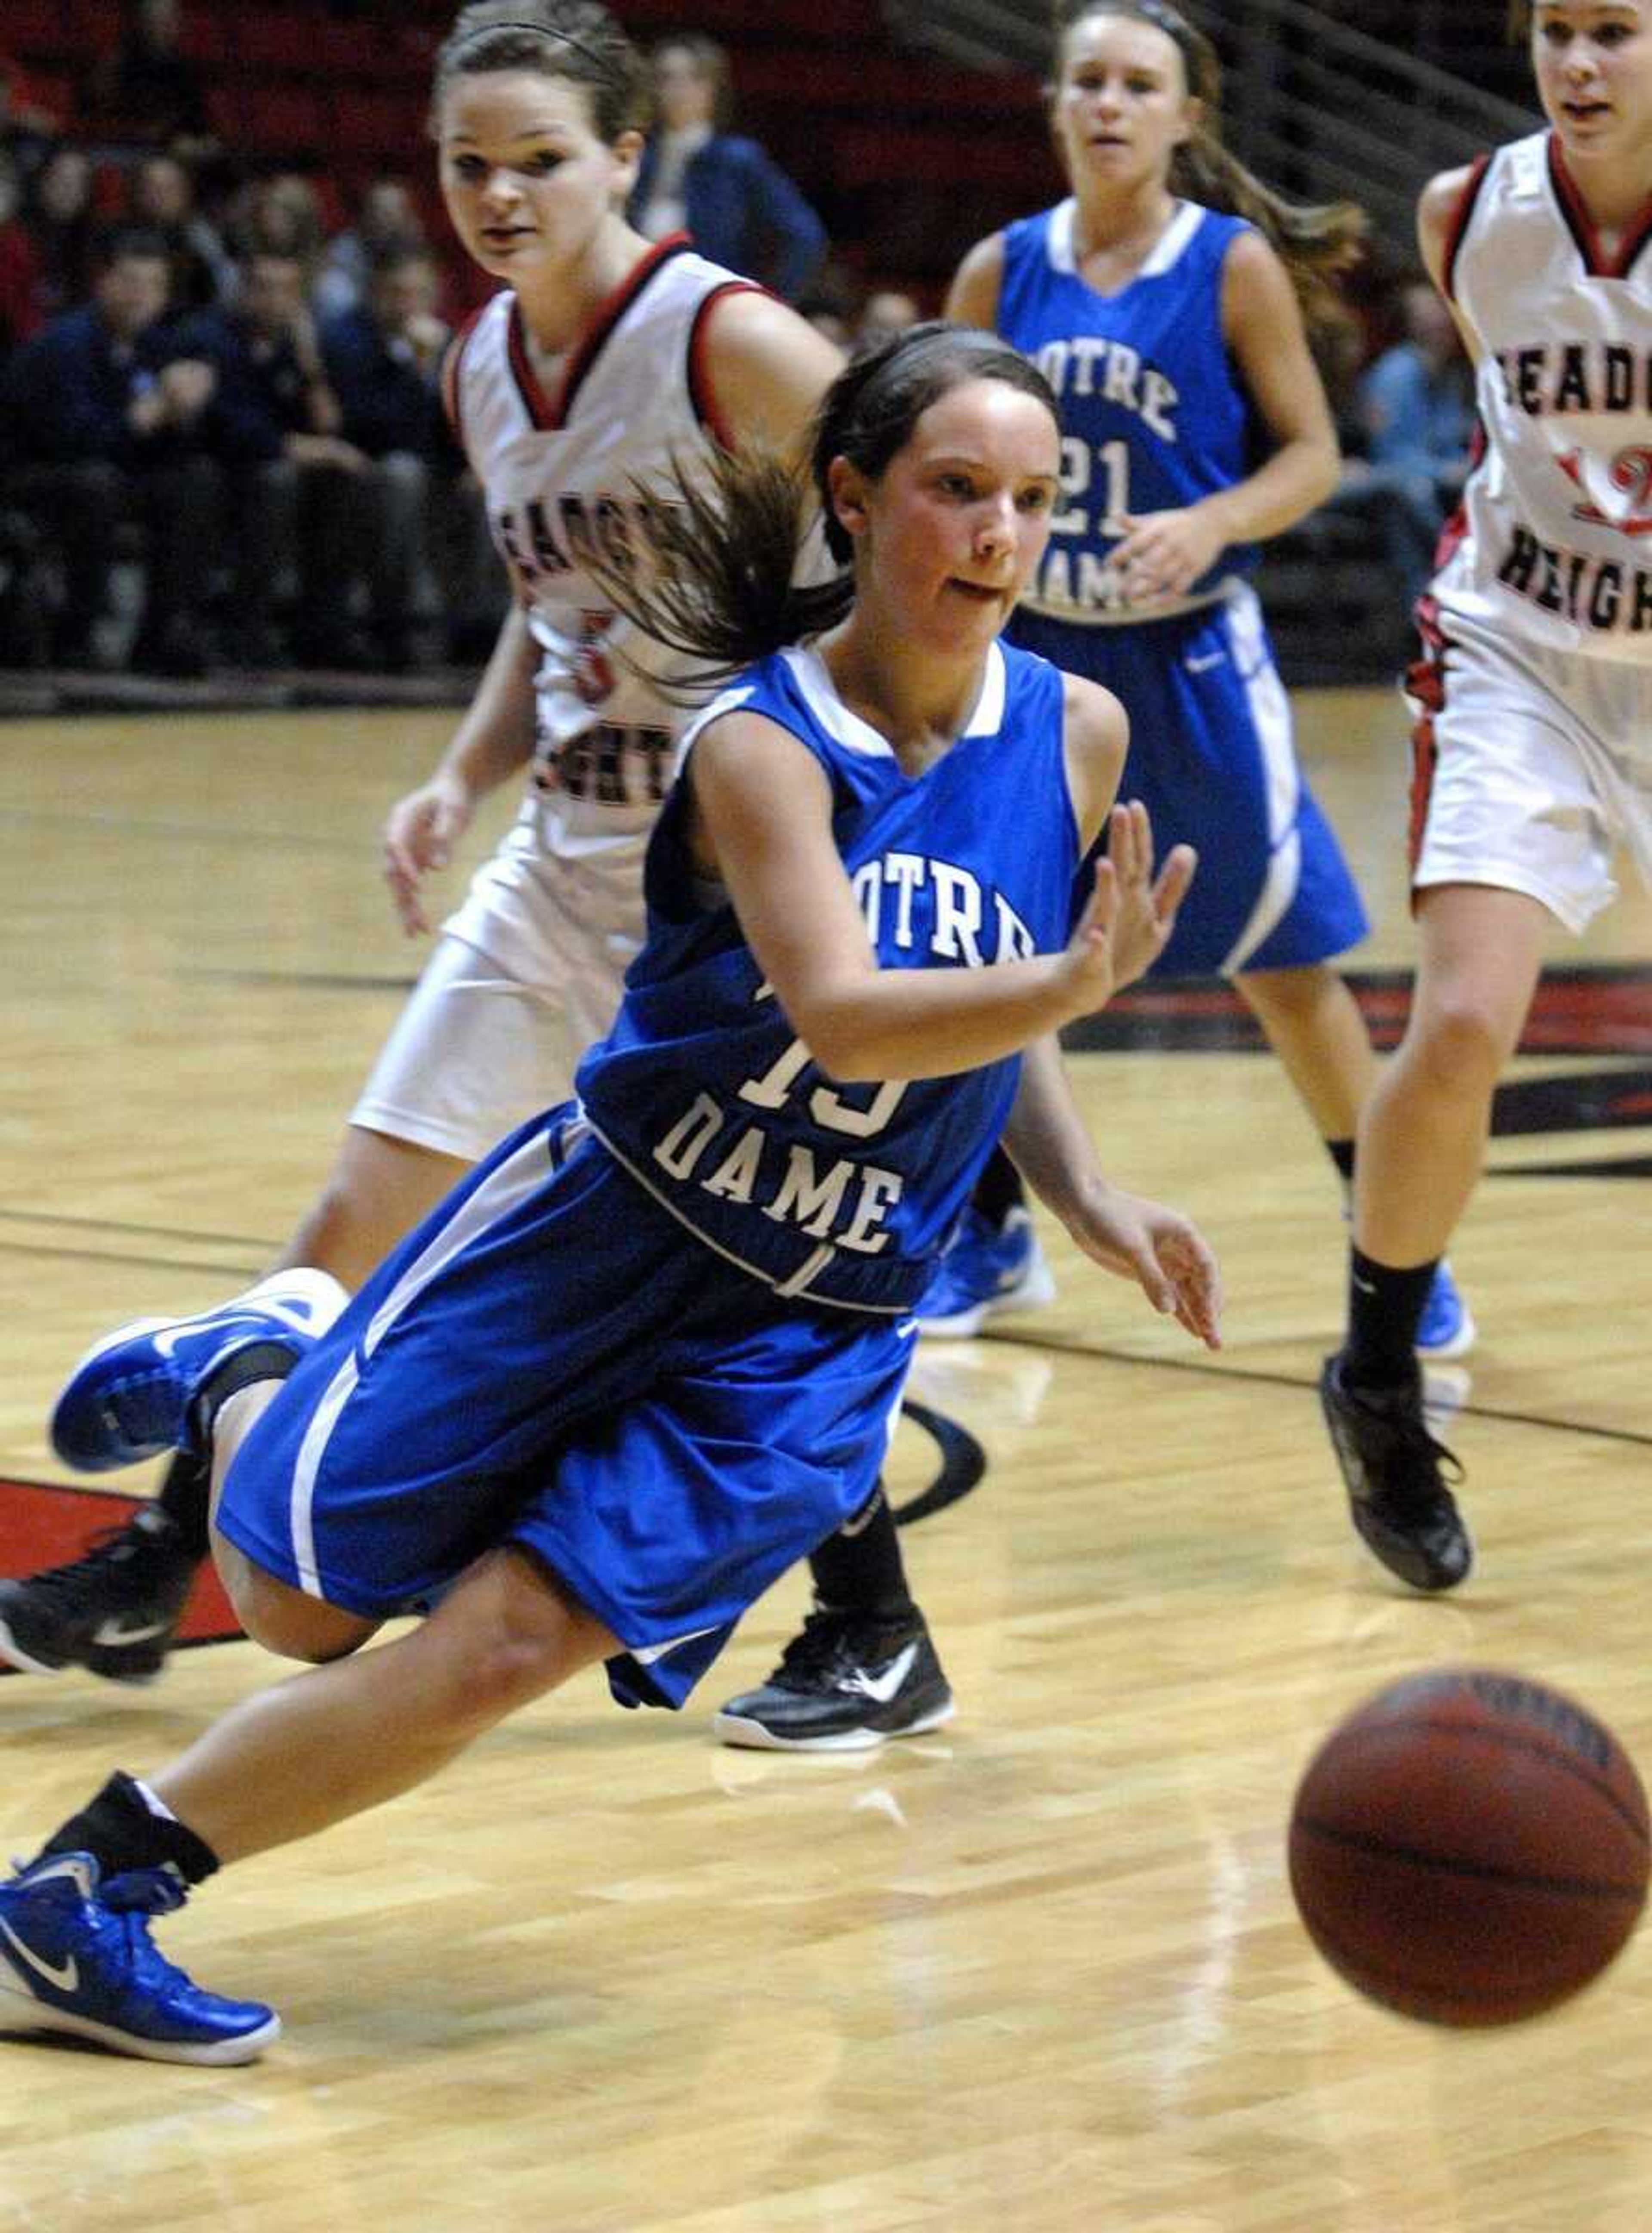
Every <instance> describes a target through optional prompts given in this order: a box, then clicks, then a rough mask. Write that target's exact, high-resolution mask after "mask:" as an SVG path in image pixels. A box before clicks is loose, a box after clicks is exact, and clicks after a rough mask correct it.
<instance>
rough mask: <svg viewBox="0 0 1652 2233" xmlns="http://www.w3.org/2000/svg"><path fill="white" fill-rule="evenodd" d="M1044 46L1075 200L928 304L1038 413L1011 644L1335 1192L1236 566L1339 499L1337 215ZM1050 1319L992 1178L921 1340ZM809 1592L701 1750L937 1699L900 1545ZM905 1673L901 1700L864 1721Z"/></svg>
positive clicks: (1178, 954) (1317, 942)
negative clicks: (1309, 1124)
mask: <svg viewBox="0 0 1652 2233" xmlns="http://www.w3.org/2000/svg"><path fill="white" fill-rule="evenodd" d="M1060 23H1061V28H1060V29H1059V33H1058V42H1057V55H1056V68H1055V75H1054V82H1053V84H1052V87H1051V88H1050V101H1051V118H1052V122H1053V127H1054V131H1055V137H1056V143H1057V148H1058V150H1059V151H1060V153H1061V157H1062V160H1063V163H1064V165H1065V166H1066V169H1067V173H1068V175H1069V177H1070V180H1071V182H1072V193H1071V196H1070V198H1069V199H1067V200H1066V201H1064V202H1063V203H1061V204H1060V205H1058V206H1057V208H1055V209H1053V210H1047V211H1045V212H1043V214H1041V215H1039V216H1037V217H1032V218H1026V219H1025V220H1024V221H1023V222H1022V223H1020V224H1018V225H1011V226H1010V227H1009V228H1008V229H1007V230H1006V231H1003V232H998V233H994V234H993V235H992V237H991V238H989V239H987V240H985V241H982V242H981V243H980V244H979V245H978V246H977V247H976V248H974V249H973V250H972V251H971V252H970V254H969V255H968V256H967V257H966V259H965V261H964V264H963V265H962V267H961V268H960V270H959V274H958V277H957V279H956V280H955V282H954V283H953V290H952V293H951V296H950V299H949V302H948V304H947V308H948V310H949V312H950V314H951V315H952V316H955V317H959V318H962V319H964V320H966V321H967V322H969V323H970V324H972V325H974V326H978V327H982V328H985V329H995V330H997V331H998V332H999V333H1001V334H1003V335H1005V338H1006V339H1008V340H1010V341H1011V342H1014V343H1015V344H1016V345H1017V346H1018V348H1022V349H1024V351H1025V352H1026V353H1027V354H1028V355H1031V357H1033V358H1034V359H1035V360H1036V361H1037V362H1038V363H1039V365H1040V366H1041V367H1042V368H1043V369H1044V372H1045V373H1046V374H1047V375H1048V376H1049V377H1050V380H1051V382H1052V384H1053V385H1054V387H1056V389H1057V395H1058V399H1059V402H1060V407H1061V414H1062V433H1063V439H1062V495H1061V502H1060V504H1059V506H1058V508H1057V516H1056V518H1055V520H1054V521H1053V523H1052V529H1051V533H1050V540H1049V543H1048V544H1047V546H1046V548H1045V551H1044V556H1043V557H1042V558H1041V559H1040V561H1039V563H1038V564H1037V567H1036V568H1035V569H1034V570H1033V573H1032V576H1031V580H1030V582H1029V584H1028V589H1027V593H1026V596H1024V598H1023V600H1022V602H1021V604H1020V606H1019V607H1018V610H1017V612H1016V615H1015V617H1014V619H1013V621H1012V622H1011V628H1010V633H1011V637H1012V639H1013V640H1014V641H1016V642H1018V643H1020V644H1024V645H1025V646H1026V647H1028V648H1031V649H1032V650H1035V651H1039V652H1042V653H1043V654H1044V656H1045V657H1046V658H1048V659H1050V660H1051V661H1054V662H1055V664H1056V665H1057V666H1058V667H1063V668H1064V669H1066V670H1067V671H1069V672H1071V673H1076V674H1086V675H1089V676H1091V677H1093V678H1094V679H1095V680H1097V681H1099V682H1102V683H1103V684H1105V685H1106V687H1108V688H1109V690H1112V691H1113V692H1115V693H1116V694H1117V695H1118V696H1119V697H1120V698H1121V699H1122V700H1123V702H1124V704H1125V705H1126V706H1128V709H1129V715H1130V752H1129V759H1128V764H1127V766H1126V771H1125V775H1124V778H1123V789H1124V791H1126V793H1127V794H1128V795H1130V796H1132V797H1136V798H1141V800H1142V801H1143V802H1144V803H1145V804H1146V805H1147V806H1148V811H1149V813H1150V815H1151V817H1152V821H1153V826H1154V830H1155V831H1156V832H1157V833H1158V836H1159V838H1160V841H1161V843H1162V842H1164V841H1166V840H1167V839H1172V838H1174V839H1179V840H1186V841H1187V842H1189V843H1192V844H1193V845H1194V847H1195V848H1196V850H1197V851H1198V854H1199V859H1200V871H1199V878H1198V882H1197V883H1196V884H1195V885H1194V887H1193V891H1192V894H1191V895H1190V897H1189V900H1188V902H1187V906H1186V907H1185V908H1182V910H1181V914H1180V919H1179V921H1178V923H1177V926H1176V931H1175V934H1174V937H1173V938H1172V939H1171V940H1170V941H1169V943H1168V944H1167V947H1166V948H1165V950H1164V952H1163V953H1162V954H1161V955H1160V957H1159V959H1158V960H1157V961H1156V962H1155V963H1154V970H1155V972H1157V973H1163V974H1169V975H1175V976H1190V975H1213V974H1218V973H1219V974H1221V975H1224V976H1231V977H1232V980H1233V982H1234V984H1235V986H1237V988H1238V989H1239V992H1240V993H1242V994H1243V996H1244V998H1245V999H1246V1001H1247V1002H1248V1003H1249V1005H1250V1006H1251V1007H1252V1010H1253V1011H1254V1012H1255V1013H1256V1015H1257V1017H1258V1019H1259V1021H1260V1023H1261V1025H1262V1026H1263V1029H1264V1030H1265V1032H1266V1033H1267V1036H1268V1038H1269V1040H1270V1042H1271V1043H1272V1045H1273V1047H1274V1049H1275V1051H1277V1052H1278V1055H1279V1057H1280V1058H1281V1060H1282V1061H1283V1062H1284V1064H1285V1068H1286V1071H1287V1072H1288V1074H1289V1076H1290V1077H1291V1083H1292V1084H1294V1085H1295V1087H1296V1088H1297V1090H1298V1093H1299V1095H1300V1096H1301V1097H1302V1099H1303V1101H1304V1103H1305V1105H1306V1107H1307V1109H1308V1111H1309V1114H1310V1116H1311V1118H1312V1120H1313V1122H1314V1123H1315V1125H1316V1126H1317V1129H1318V1130H1319V1132H1320V1134H1321V1136H1323V1138H1324V1142H1325V1144H1326V1147H1327V1149H1328V1150H1329V1152H1330V1156H1331V1157H1332V1159H1333V1161H1334V1162H1336V1164H1337V1169H1339V1171H1340V1172H1341V1173H1342V1174H1343V1178H1344V1179H1345V1180H1347V1179H1350V1178H1351V1175H1352V1171H1353V1164H1354V1138H1355V1132H1356V1125H1357V1123H1358V1117H1359V1111H1360V1108H1361V1105H1362V1103H1363V1101H1364V1099H1365V1097H1366V1095H1367V1093H1368V1091H1369V1089H1370V1087H1371V1084H1372V1083H1373V1081H1374V1078H1375V1076H1376V1063H1375V1058H1374V1057H1373V1054H1372V1051H1371V1046H1370V1042H1369V1038H1368V1037H1367V1035H1366V1032H1365V1026H1364V1024H1363V1019H1362V1018H1361V1016H1360V1012H1359V1009H1358V1006H1356V1002H1355V999H1354V997H1353V994H1352V993H1350V990H1349V988H1348V986H1347V985H1346V984H1345V983H1344V981H1343V979H1342V978H1341V977H1340V976H1339V975H1338V974H1337V972H1336V971H1335V970H1334V969H1332V968H1331V967H1329V966H1328V957H1329V956H1330V955H1332V954H1337V953H1340V952H1341V951H1342V950H1343V948H1344V947H1349V946H1351V945H1353V944H1354V943H1355V941H1356V940H1358V939H1360V938H1362V937H1363V935H1364V933H1365V927H1366V926H1365V916H1364V913H1363V908H1361V905H1360V900H1359V895H1358V893H1357V891H1356V889H1355V887H1354V883H1353V880H1352V878H1351V877H1350V875H1349V872H1348V869H1347V868H1346V867H1345V866H1344V864H1343V858H1342V856H1341V854H1340V852H1339V851H1338V850H1337V841H1336V839H1335V837H1333V836H1332V834H1331V831H1330V827H1329V825H1328V824H1326V822H1325V820H1324V817H1323V816H1322V815H1321V813H1320V811H1319V809H1318V807H1317V805H1316V804H1314V801H1313V798H1312V796H1311V793H1310V792H1309V791H1308V788H1307V785H1306V784H1305V783H1304V781H1303V779H1302V775H1301V771H1300V770H1299V769H1298V765H1297V761H1296V754H1295V751H1294V748H1293V746H1292V744H1291V723H1290V713H1289V709H1288V706H1287V705H1286V702H1285V692H1284V689H1283V687H1281V684H1280V681H1279V678H1278V674H1277V673H1276V672H1275V669H1274V665H1273V658H1272V652H1271V650H1270V648H1269V646H1268V641H1267V635H1266V632H1265V628H1264V627H1263V623H1262V618H1261V614H1260V610H1259V606H1258V603H1257V600H1256V596H1255V595H1254V593H1253V591H1252V589H1250V587H1249V586H1248V581H1247V576H1249V574H1250V572H1251V571H1252V568H1253V566H1254V564H1255V561H1256V545H1257V543H1258V542H1259V540H1261V539H1264V538H1265V537H1268V536H1270V535H1277V534H1278V533H1279V532H1280V531H1282V530H1283V529H1285V528H1286V527H1289V526H1290V525H1291V524H1292V522H1294V521H1295V520H1298V519H1299V518H1301V517H1302V516H1303V514H1304V512H1306V511H1310V510H1311V508H1312V507H1313V506H1314V505H1316V504H1317V503H1318V502H1319V501H1320V500H1321V499H1322V498H1324V496H1325V495H1326V494H1328V493H1329V492H1330V489H1331V487H1332V486H1333V485H1334V484H1335V481H1336V478H1337V450H1336V440H1335V437H1334V434H1333V433H1332V429H1331V422H1330V413H1329V411H1328V409H1327V407H1326V403H1325V397H1324V390H1323V388H1322V387H1321V384H1320V381H1319V376H1318V374H1317V371H1316V370H1315V368H1314V364H1313V360H1312V358H1311V355H1310V353H1309V349H1308V344H1307V340H1306V336H1305V333H1304V316H1303V312H1302V311H1301V310H1300V309H1298V290H1301V292H1302V294H1303V295H1304V297H1305V299H1306V302H1307V303H1308V305H1309V307H1310V309H1311V310H1314V311H1317V310H1318V309H1320V308H1321V306H1322V305H1324V303H1325V301H1326V297H1327V289H1328V279H1329V275H1330V273H1332V272H1333V271H1334V270H1336V268H1337V265H1338V264H1340V263H1342V262H1343V261H1344V260H1345V259H1346V257H1348V255H1349V253H1350V250H1351V247H1352V244H1353V243H1354V241H1355V239H1356V238H1357V232H1358V218H1357V213H1356V212H1354V211H1352V210H1350V209H1347V208H1342V209H1332V210H1297V209H1293V208H1291V206H1290V205H1288V204H1285V203H1284V202H1281V201H1280V200H1279V199H1278V198H1277V197H1275V196H1274V195H1272V194H1271V193H1270V192H1268V190H1267V189H1266V188H1265V187H1264V186H1261V185H1259V183H1258V181H1257V180H1255V179H1252V178H1251V177H1250V175H1249V174H1248V173H1246V172H1245V171H1244V170H1242V169H1241V168H1240V166H1239V165H1238V164H1237V163H1235V162H1234V161H1233V160H1232V157H1231V156H1229V155H1228V154H1227V153H1226V151H1225V149H1223V147H1222V146H1221V145H1220V142H1219V140H1218V138H1217V136H1216V119H1217V102H1218V98H1219V90H1220V73H1219V68H1218V65H1217V62H1216V58H1215V55H1214V53H1213V50H1212V49H1211V48H1210V46H1209V44H1208V42H1206V40H1204V39H1203V38H1201V37H1200V36H1199V35H1198V34H1197V33H1196V32H1195V31H1193V29H1191V28H1190V27H1189V26H1188V25H1187V23H1186V22H1185V21H1184V19H1183V18H1182V16H1180V15H1179V14H1178V13H1177V12H1176V10H1174V9H1173V8H1170V7H1168V6H1166V5H1163V4H1161V0H1089V4H1085V0H1078V4H1077V5H1076V6H1074V5H1070V6H1067V7H1065V8H1063V10H1061V11H1060ZM1232 212H1238V213H1237V214H1234V213H1232ZM1293 281H1294V283H1295V284H1294V286H1293ZM1258 452H1260V453H1261V454H1260V457H1259V459H1258V454H1257V453H1258ZM1052 1292H1053V1286H1052V1284H1051V1282H1050V1276H1049V1273H1048V1271H1047V1269H1046V1268H1045V1266H1044V1262H1043V1259H1042V1256H1041V1255H1040V1253H1039V1252H1038V1249H1037V1240H1036V1238H1035V1236H1034V1234H1033V1230H1032V1226H1031V1219H1030V1218H1029V1216H1028V1214H1027V1212H1026V1209H1025V1208H1024V1195H1023V1193H1022V1189H1021V1185H1020V1182H1019V1179H1018V1175H1017V1172H1016V1170H1015V1169H1014V1167H1013V1165H1012V1164H1011V1161H1010V1160H1009V1158H1008V1157H1006V1156H1003V1155H999V1156H994V1157H993V1158H992V1161H991V1162H990V1163H989V1164H988V1166H987V1169H986V1170H985V1173H984V1175H983V1177H982V1181H981V1184H980V1186H979V1188H978V1189H977V1191H976V1194H975V1196H974V1198H973V1199H972V1201H971V1202H970V1203H969V1204H968V1205H967V1207H966V1210H965V1213H964V1215H963V1217H962V1219H961V1221H960V1224H959V1232H958V1234H957V1235H956V1237H955V1239H954V1240H953V1245H952V1246H951V1247H949V1248H948V1250H947V1251H946V1254H945V1256H944V1257H943V1259H942V1262H941V1266H940V1272H939V1273H938V1275H937V1278H936V1280H935V1283H934V1285H933V1287H932V1288H931V1290H930V1292H928V1294H927V1295H926V1296H925V1298H924V1299H923V1302H922V1304H921V1305H920V1309H919V1314H918V1315H919V1319H920V1325H921V1327H922V1329H923V1331H924V1332H925V1333H927V1334H936V1335H942V1336H946V1335H953V1336H957V1335H967V1334H972V1333H975V1332H977V1331H979V1329H980V1327H981V1326H982V1325H984V1324H985V1323H986V1322H987V1321H989V1320H991V1319H992V1318H997V1317H998V1315H999V1314H1000V1313H1005V1312H1015V1311H1018V1310H1025V1309H1027V1308H1029V1307H1030V1306H1031V1305H1036V1304H1037V1303H1038V1302H1041V1301H1044V1300H1047V1299H1048V1298H1049V1296H1050V1294H1051V1293H1052ZM1472 1338H1473V1328H1472V1326H1471V1325H1469V1324H1468V1321H1467V1314H1466V1312H1464V1310H1463V1308H1462V1305H1461V1303H1460V1299H1459V1298H1458V1296H1457V1293H1456V1291H1455V1288H1454V1286H1453V1284H1452V1281H1451V1276H1450V1273H1449V1270H1448V1269H1447V1267H1446V1266H1443V1265H1442V1266H1441V1268H1440V1273H1439V1276H1438V1281H1437V1285H1436V1289H1435V1292H1434V1298H1433V1299H1432V1301H1431V1305H1430V1308H1429V1311H1428V1313H1427V1315H1426V1317H1425V1320H1424V1323H1423V1325H1421V1328H1420V1330H1419V1346H1420V1347H1421V1348H1422V1349H1423V1350H1424V1351H1428V1352H1429V1353H1432V1354H1434V1355H1435V1356H1446V1355H1457V1354H1460V1352H1461V1351H1462V1350H1463V1349H1465V1348H1466V1347H1467V1344H1468V1342H1469V1340H1471V1339H1472ZM811 1566H812V1572H813V1579H814V1591H815V1598H816V1607H815V1610H814V1611H812V1612H811V1613H810V1617H809V1619H808V1621H807V1623H806V1624H805V1625H804V1628H803V1631H801V1632H800V1633H799V1635H797V1637H794V1638H793V1639H792V1641H791V1642H790V1644H788V1645H787V1647H786V1650H785V1653H784V1657H783V1658H782V1660H781V1662H780V1664H779V1665H778V1666H777V1668H776V1669H775V1670H774V1671H773V1673H772V1674H771V1676H769V1678H768V1680H767V1681H766V1682H765V1683H761V1684H759V1685H758V1688H757V1689H753V1690H749V1691H745V1692H743V1693H741V1694H740V1695H739V1696H737V1697H735V1698H732V1699H730V1700H729V1701H728V1702H727V1703H726V1704H725V1706H724V1708H723V1709H722V1710H721V1712H720V1713H719V1715H718V1716H717V1719H716V1722H715V1724H714V1726H715V1728H716V1732H717V1734H718V1735H719V1736H721V1737H722V1738H724V1739H725V1741H728V1742H729V1743H732V1744H737V1745H754V1746H759V1747H764V1748H775V1749H781V1750H799V1751H812V1750H816V1749H828V1748H829V1749H840V1748H852V1747H855V1746H862V1745H869V1744H875V1743H877V1742H879V1741H881V1740H882V1739H883V1738H885V1737H888V1736H896V1735H910V1734H912V1733H913V1732H914V1731H917V1730H920V1729H922V1728H925V1727H927V1725H928V1721H929V1716H930V1715H931V1714H932V1713H933V1710H934V1709H935V1702H936V1701H938V1700H944V1699H945V1698H946V1684H945V1678H944V1676H942V1674H941V1671H940V1668H939V1666H938V1665H936V1664H935V1663H934V1658H933V1649H932V1646H931V1645H930V1643H929V1640H928V1638H927V1636H926V1635H925V1634H924V1633H923V1631H922V1626H921V1622H920V1617H919V1615H918V1613H917V1611H916V1608H915V1607H914V1605H913V1603H912V1598H911V1594H910V1592H909V1590H908V1588H907V1582H906V1579H905V1576H904V1572H903V1570H902V1561H901V1554H900V1549H899V1544H898V1539H897V1538H896V1536H895V1533H894V1523H893V1521H892V1520H889V1519H888V1517H887V1515H885V1514H881V1513H880V1514H875V1516H874V1520H873V1521H872V1522H869V1523H868V1524H867V1525H866V1526H864V1527H860V1526H857V1527H855V1528H854V1529H853V1530H851V1531H848V1532H845V1533H840V1534H838V1535H836V1536H834V1537H833V1538H831V1540H829V1541H828V1542H825V1543H823V1544H822V1545H821V1546H820V1548H819V1550H818V1551H817V1553H816V1556H815V1558H814V1559H813V1560H812V1561H811ZM914 1645H915V1648H916V1650H917V1653H918V1657H917V1659H916V1660H915V1661H914V1663H912V1664H911V1665H910V1666H909V1667H908V1668H907V1671H906V1674H905V1676H904V1678H903V1680H902V1683H901V1686H900V1689H899V1691H898V1693H897V1694H896V1695H895V1696H893V1697H887V1698H886V1697H885V1696H881V1695H875V1683H876V1679H877V1676H878V1671H879V1670H892V1669H894V1668H895V1667H896V1666H898V1665H899V1664H900V1662H901V1654H902V1653H903V1652H905V1651H906V1650H907V1649H908V1647H909V1646H914ZM868 1676H870V1677H871V1678H872V1683H873V1685H874V1688H868Z"/></svg>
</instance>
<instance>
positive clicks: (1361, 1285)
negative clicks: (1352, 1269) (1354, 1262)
mask: <svg viewBox="0 0 1652 2233" xmlns="http://www.w3.org/2000/svg"><path fill="white" fill-rule="evenodd" d="M1351 1277H1352V1279H1353V1282H1354V1285H1355V1286H1356V1287H1357V1288H1358V1289H1359V1291H1360V1292H1361V1294H1362V1295H1374V1294H1375V1293H1376V1286H1375V1285H1374V1283H1373V1282H1372V1281H1371V1280H1369V1279H1361V1277H1360V1275H1359V1273H1357V1272H1356V1273H1352V1274H1351Z"/></svg>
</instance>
